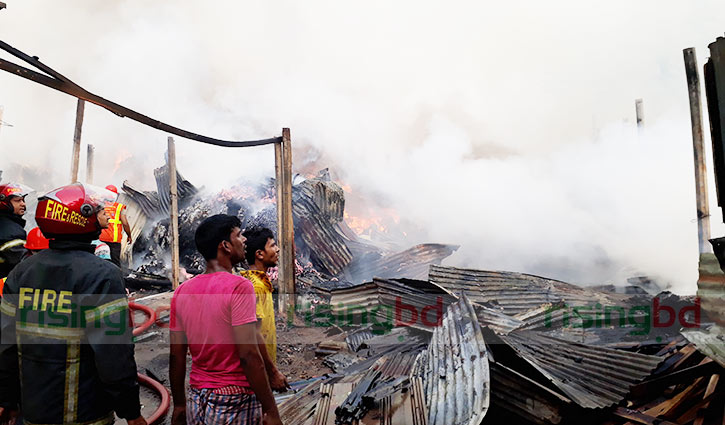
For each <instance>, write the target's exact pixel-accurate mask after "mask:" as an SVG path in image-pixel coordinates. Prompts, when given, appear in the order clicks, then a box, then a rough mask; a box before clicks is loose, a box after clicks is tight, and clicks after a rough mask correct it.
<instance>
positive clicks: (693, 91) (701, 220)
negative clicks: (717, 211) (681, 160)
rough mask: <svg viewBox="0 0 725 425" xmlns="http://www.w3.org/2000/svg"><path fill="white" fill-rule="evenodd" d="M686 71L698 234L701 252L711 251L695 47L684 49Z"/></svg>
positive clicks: (698, 75) (698, 72) (698, 77)
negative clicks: (693, 154)
mask: <svg viewBox="0 0 725 425" xmlns="http://www.w3.org/2000/svg"><path fill="white" fill-rule="evenodd" d="M683 55H684V58H685V73H686V74H687V92H688V94H689V96H690V123H691V125H692V144H693V150H694V153H695V156H694V159H695V196H696V199H697V235H698V241H699V246H700V254H702V253H711V252H712V246H711V245H710V242H709V241H710V205H709V204H708V199H707V198H708V196H707V167H706V165H705V138H704V136H703V129H702V100H701V95H700V71H699V69H698V68H697V56H696V55H695V49H694V48H689V49H685V50H684V51H683Z"/></svg>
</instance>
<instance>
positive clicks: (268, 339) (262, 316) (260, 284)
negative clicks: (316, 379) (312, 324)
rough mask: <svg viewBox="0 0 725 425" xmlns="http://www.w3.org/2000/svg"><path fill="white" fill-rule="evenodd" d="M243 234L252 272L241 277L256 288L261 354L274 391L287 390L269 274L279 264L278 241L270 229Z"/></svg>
mask: <svg viewBox="0 0 725 425" xmlns="http://www.w3.org/2000/svg"><path fill="white" fill-rule="evenodd" d="M243 235H244V237H245V238H246V239H247V241H246V246H247V249H246V253H245V258H246V260H247V264H248V265H249V269H248V270H244V271H243V272H241V275H242V276H243V277H246V278H247V279H249V280H250V281H251V282H252V284H253V285H254V294H255V296H256V299H257V332H258V334H257V336H258V338H259V351H260V353H261V354H262V357H263V358H264V364H265V368H266V370H267V376H268V377H269V383H270V385H271V386H272V389H274V390H279V391H284V390H286V389H287V388H288V387H289V384H288V383H287V378H285V376H284V375H283V374H282V373H281V372H280V371H279V370H278V369H277V328H276V324H275V318H274V298H273V296H272V289H273V288H272V282H270V280H269V276H268V275H267V270H268V269H269V268H270V267H274V266H276V265H277V261H278V260H279V246H277V242H276V241H275V240H274V234H273V233H272V231H271V230H270V229H268V228H252V229H247V230H245V231H244V233H243Z"/></svg>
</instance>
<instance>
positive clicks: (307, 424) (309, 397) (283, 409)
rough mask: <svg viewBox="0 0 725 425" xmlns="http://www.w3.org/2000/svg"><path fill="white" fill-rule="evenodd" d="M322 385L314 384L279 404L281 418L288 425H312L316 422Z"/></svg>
mask: <svg viewBox="0 0 725 425" xmlns="http://www.w3.org/2000/svg"><path fill="white" fill-rule="evenodd" d="M321 385H322V384H320V383H319V382H313V383H311V384H309V385H308V386H307V387H305V388H304V389H302V390H301V391H300V392H299V393H298V394H297V395H295V396H294V397H290V398H288V399H286V400H285V401H283V402H282V403H280V404H279V406H278V410H279V416H280V418H282V421H284V423H285V424H286V425H311V424H313V423H314V420H315V409H316V407H317V405H318V404H319V402H320V387H321Z"/></svg>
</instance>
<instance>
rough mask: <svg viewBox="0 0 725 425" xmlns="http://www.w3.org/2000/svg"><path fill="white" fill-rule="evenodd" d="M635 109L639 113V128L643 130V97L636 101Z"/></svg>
mask: <svg viewBox="0 0 725 425" xmlns="http://www.w3.org/2000/svg"><path fill="white" fill-rule="evenodd" d="M634 111H635V113H636V114H637V129H638V130H640V131H642V128H644V105H643V102H642V99H636V100H635V101H634Z"/></svg>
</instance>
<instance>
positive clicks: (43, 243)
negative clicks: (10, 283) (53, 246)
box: [0, 227, 48, 297]
mask: <svg viewBox="0 0 725 425" xmlns="http://www.w3.org/2000/svg"><path fill="white" fill-rule="evenodd" d="M23 248H25V249H26V250H27V251H25V257H23V259H25V258H28V257H30V256H32V255H33V254H37V253H38V252H40V251H42V250H44V249H48V239H46V238H45V236H43V232H41V231H40V227H35V228H33V229H32V230H31V231H30V232H28V239H27V240H26V241H25V245H23ZM6 279H7V277H4V278H2V279H0V297H2V296H3V288H4V287H5V280H6Z"/></svg>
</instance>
